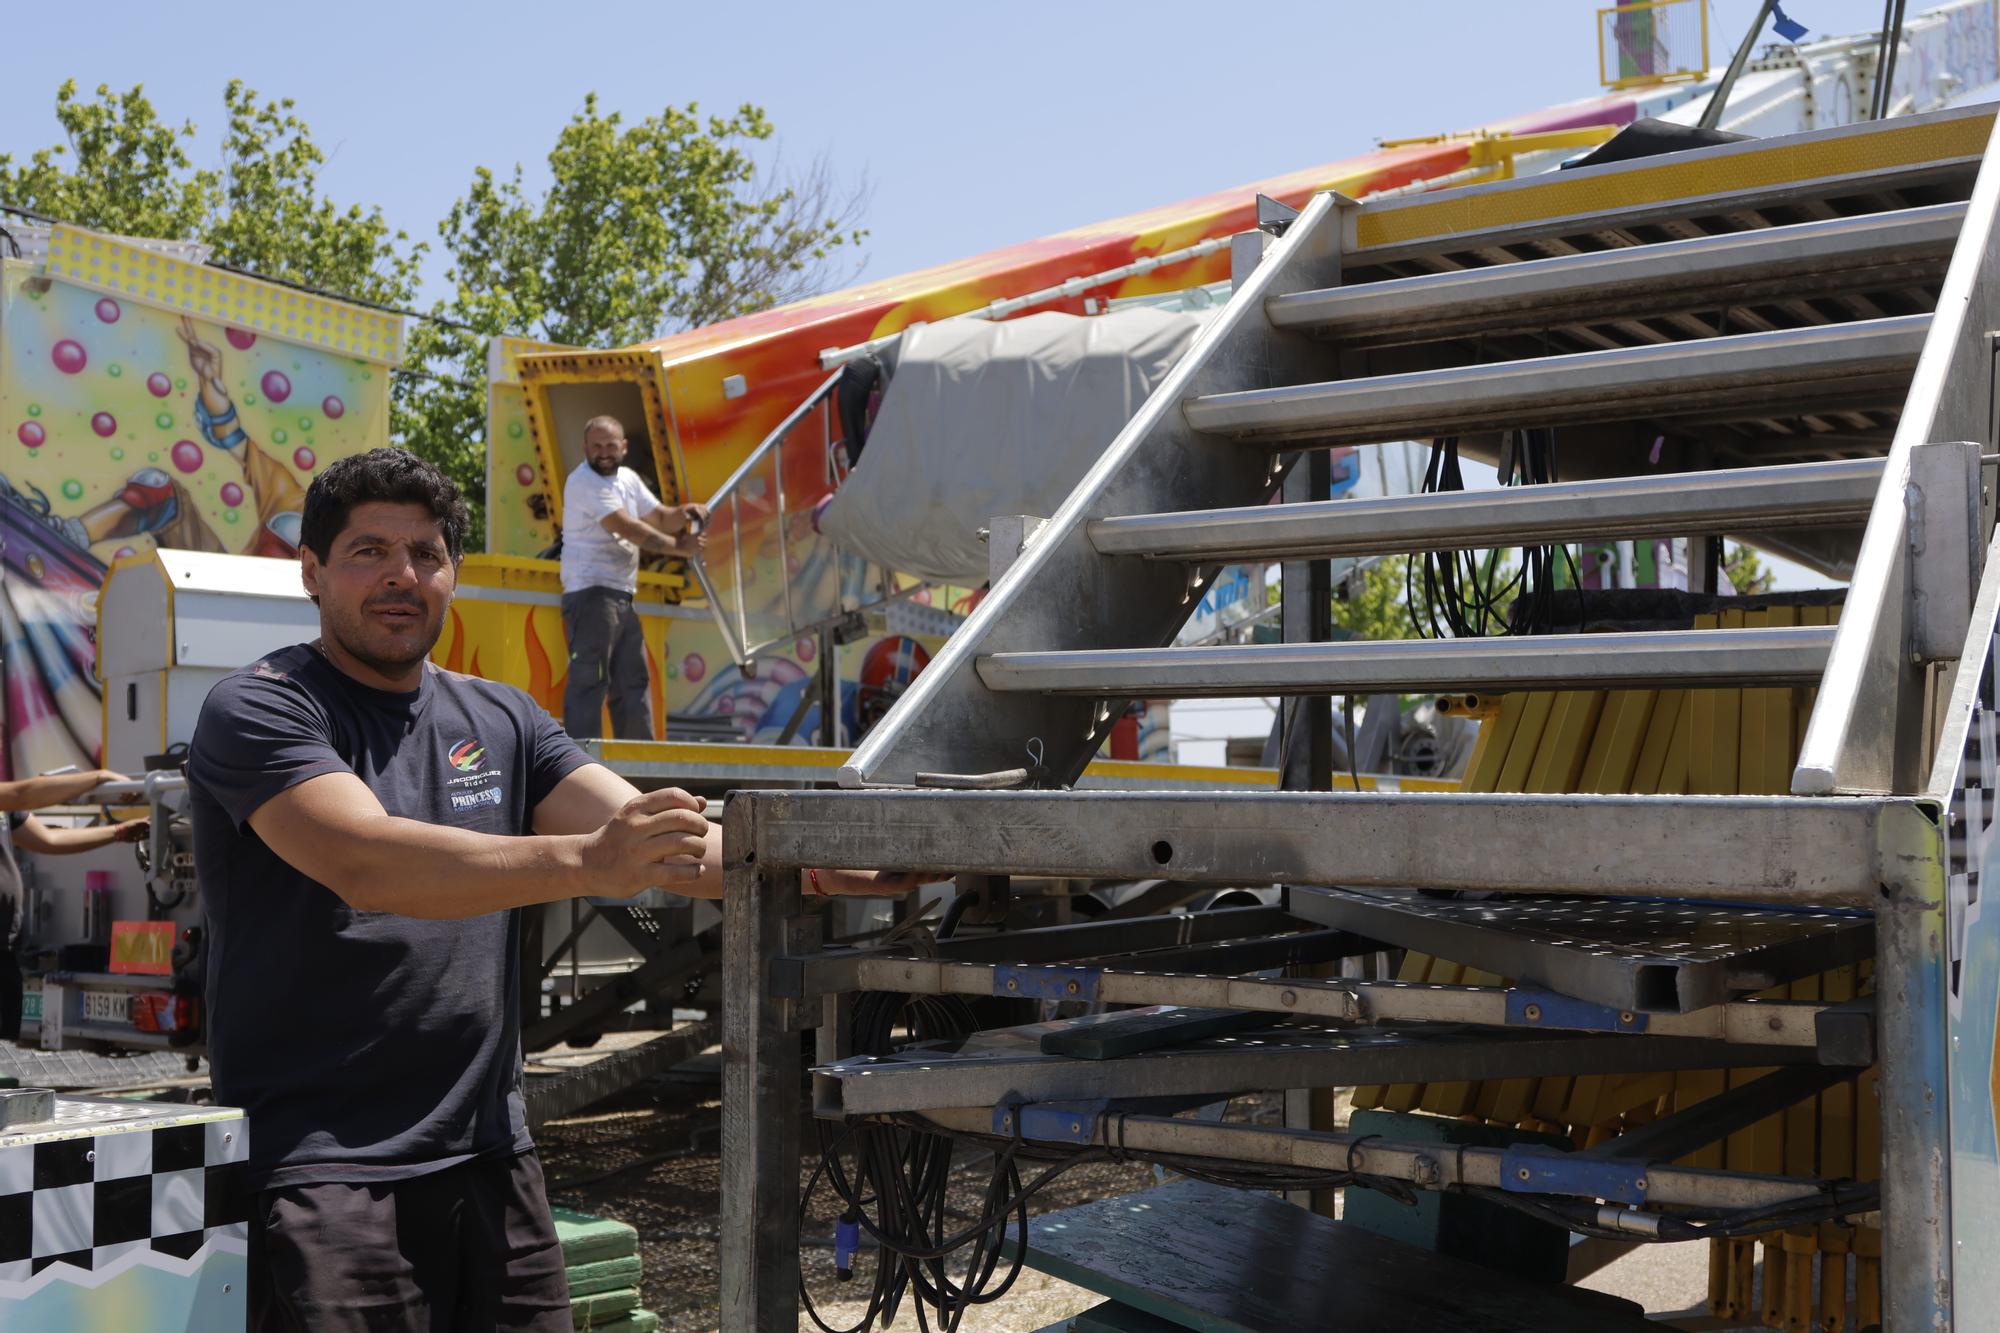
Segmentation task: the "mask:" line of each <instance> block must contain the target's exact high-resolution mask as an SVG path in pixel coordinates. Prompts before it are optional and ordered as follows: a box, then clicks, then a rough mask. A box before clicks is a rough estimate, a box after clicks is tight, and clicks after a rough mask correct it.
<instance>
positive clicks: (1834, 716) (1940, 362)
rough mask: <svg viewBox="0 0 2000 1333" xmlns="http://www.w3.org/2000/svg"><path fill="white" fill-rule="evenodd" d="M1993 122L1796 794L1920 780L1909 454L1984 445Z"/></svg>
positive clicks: (1998, 157)
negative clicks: (1943, 445) (1937, 446)
mask: <svg viewBox="0 0 2000 1333" xmlns="http://www.w3.org/2000/svg"><path fill="white" fill-rule="evenodd" d="M1996 142H2000V122H1996V134H1995V135H1994V136H1989V138H1988V141H1987V149H1986V154H1985V159H1984V161H1983V162H1982V163H1981V164H1980V168H1979V176H1978V180H1977V181H1976V183H1975V184H1974V185H1973V189H1972V198H1971V200H1970V201H1969V202H1968V203H1967V205H1966V215H1965V226H1964V230H1963V231H1961V232H1960V234H1959V240H1958V245H1957V247H1956V249H1954V251H1953V252H1952V259H1951V265H1950V267H1949V268H1948V269H1947V270H1946V272H1945V279H1944V285H1943V288H1942V289H1941V291H1940V292H1939V295H1938V302H1937V310H1936V313H1935V314H1933V315H1932V317H1931V324H1930V329H1929V332H1928V333H1927V334H1926V335H1925V339H1924V346H1923V350H1922V352H1921V353H1919V355H1918V358H1917V367H1916V371H1915V373H1914V375H1913V376H1912V377H1911V381H1910V392H1909V396H1908V397H1907V398H1906V399H1905V400H1904V404H1903V411H1902V416H1901V418H1900V419H1899V420H1898V422H1897V424H1896V434H1895V436H1894V438H1893V440H1892V441H1891V443H1890V446H1889V455H1888V458H1887V460H1886V461H1885V465H1884V467H1883V470H1882V482H1881V485H1880V487H1879V489H1877V491H1876V493H1875V501H1874V504H1873V506H1872V507H1871V508H1870V510H1869V515H1868V526H1867V529H1866V531H1865V532H1864V533H1863V535H1862V538H1861V549H1860V551H1859V553H1858V554H1857V555H1856V557H1855V561H1854V577H1853V579H1852V581H1851V582H1850V583H1849V585H1848V592H1847V601H1846V604H1845V606H1844V607H1843V608H1842V610H1841V615H1840V625H1839V629H1838V631H1837V633H1836V634H1835V636H1834V641H1833V649H1832V651H1831V653H1830V654H1829V655H1828V658H1827V666H1826V676H1825V678H1824V679H1823V681H1822V682H1821V684H1820V689H1819V697H1818V701H1817V702H1816V703H1815V705H1814V707H1813V711H1812V719H1811V721H1810V722H1808V723H1807V725H1806V733H1805V739H1804V741H1803V743H1802V744H1801V745H1800V747H1799V760H1798V765H1797V767H1795V768H1794V769H1793V771H1792V791H1793V792H1794V793H1795V794H1797V795H1800V796H1823V795H1832V794H1835V793H1869V792H1894V793H1901V794H1908V793H1912V792H1917V791H1920V790H1922V788H1923V783H1924V781H1925V778H1926V776H1927V775H1926V774H1925V773H1924V772H1923V771H1922V765H1923V754H1922V748H1923V747H1922V744H1921V742H1922V739H1923V737H1922V730H1923V729H1922V727H1921V726H1917V725H1912V720H1913V719H1914V718H1915V717H1916V716H1917V715H1918V714H1919V713H1920V711H1921V708H1922V700H1923V690H1924V668H1923V666H1922V665H1921V664H1920V663H1917V662H1915V661H1913V659H1912V656H1911V653H1910V651H1909V630H1910V625H1911V601H1912V593H1913V592H1915V591H1916V589H1915V588H1914V586H1913V583H1912V580H1911V575H1910V555H1909V545H1910V506H1911V505H1912V504H1913V503H1914V504H1917V505H1918V506H1919V514H1920V516H1921V513H1922V506H1923V504H1924V501H1923V498H1922V497H1917V498H1915V499H1913V498H1912V497H1911V495H1910V490H1909V483H1910V464H1911V457H1912V453H1913V451H1914V450H1915V449H1916V448H1917V446H1919V445H1922V444H1926V443H1931V442H1946V441H1953V440H1971V441H1977V442H1978V443H1979V444H1980V445H1981V446H1982V448H1984V449H1990V448H1992V446H1993V445H1994V443H1995V441H1994V440H1993V439H1992V435H1993V426H1992V421H1991V418H1990V416H1989V412H1990V410H1991V408H1990V398H1989V391H1990V388H1991V385H1992V382H1993V376H1994V367H1993V359H1992V352H1991V349H1990V343H1989V334H1988V330H1990V329H1992V328H1994V327H1995V323H1996V318H2000V262H1996V261H1995V259H1993V258H1991V257H1990V256H1991V255H1992V253H1993V250H1994V247H1995V246H1996V245H2000V153H1996V149H1995V144H1996Z"/></svg>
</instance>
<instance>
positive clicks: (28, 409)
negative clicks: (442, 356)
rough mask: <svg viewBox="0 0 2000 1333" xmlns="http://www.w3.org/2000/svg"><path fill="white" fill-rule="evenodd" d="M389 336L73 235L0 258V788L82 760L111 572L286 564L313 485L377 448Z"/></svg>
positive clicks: (115, 241)
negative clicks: (147, 562) (27, 257)
mask: <svg viewBox="0 0 2000 1333" xmlns="http://www.w3.org/2000/svg"><path fill="white" fill-rule="evenodd" d="M401 339H402V325H401V321H400V320H399V319H397V318H395V317H393V316H386V315H380V314H378V313H377V312H374V311H368V310H362V309H360V308H358V307H354V306H348V305H345V304H343V303H340V302H334V301H327V300H323V299H321V298H318V297H315V296H312V295H310V294H308V293H303V292H296V291H292V290H290V289H287V288H283V287H278V286H276V285H274V284H270V283H265V282H261V281H258V280H256V279H252V278H245V277H241V276H239V275H236V274H232V273H226V272H224V271H222V270H219V269H211V268H207V267H205V266H203V265H200V264H195V263H191V262H188V261H186V260H184V259H181V258H178V257H176V256H173V255H168V254H161V253H158V252H155V251H150V250H147V249H145V248H144V247H142V246H140V245H138V244H135V243H132V242H127V241H124V240H122V239H120V238H118V237H112V236H104V235H100V234H96V233H91V232H85V231H81V230H79V229H74V228H67V227H57V228H55V229H53V231H52V232H51V234H50V240H49V248H48V258H47V260H46V261H44V262H41V263H34V262H24V261H20V260H8V261H5V262H4V263H0V666H4V674H5V683H6V692H5V716H4V739H5V744H4V746H0V774H4V775H5V776H15V775H18V774H25V773H37V772H43V771H46V770H48V769H51V768H58V767H61V766H63V765H65V764H76V765H79V766H84V765H91V764H95V763H96V762H97V756H98V754H99V752H100V749H101V745H102V728H103V719H102V712H101V707H100V700H99V685H98V683H97V681H96V678H95V674H94V673H95V663H96V644H95V642H94V635H95V623H96V604H95V594H96V592H97V588H98V586H99V584H100V583H101V582H102V581H103V578H104V573H105V570H106V568H107V567H108V566H109V564H110V562H111V561H112V560H113V559H115V558H116V557H118V556H120V555H125V554H129V553H133V552H137V551H141V550H143V549H145V548H146V546H147V545H148V544H150V545H153V546H157V547H163V548H168V549H180V550H198V551H211V552H226V553H230V554H241V555H258V556H277V557H290V556H293V555H296V553H297V550H298V537H299V521H300V512H301V509H302V508H303V500H304V495H305V487H306V485H307V483H309V482H310V481H311V479H312V476H313V474H314V473H315V472H316V471H317V470H318V469H319V468H320V467H322V466H323V465H324V464H325V463H327V462H330V461H332V460H333V459H335V458H340V457H344V456H345V455H347V454H351V453H356V452H359V451H361V450H363V449H369V448H373V447H375V446H377V445H380V444H383V443H385V442H386V441H387V438H388V415H389V413H388V409H389V399H388V383H389V381H388V373H387V372H388V367H389V366H390V365H392V364H393V363H394V362H395V360H396V359H397V358H398V357H399V356H400V353H401Z"/></svg>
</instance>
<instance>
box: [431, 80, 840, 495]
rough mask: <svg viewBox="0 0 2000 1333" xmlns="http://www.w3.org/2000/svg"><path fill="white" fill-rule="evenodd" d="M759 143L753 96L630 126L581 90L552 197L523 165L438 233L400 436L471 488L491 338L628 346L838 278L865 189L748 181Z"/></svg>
mask: <svg viewBox="0 0 2000 1333" xmlns="http://www.w3.org/2000/svg"><path fill="white" fill-rule="evenodd" d="M771 136H772V128H771V123H770V121H769V119H768V118H766V116H765V114H764V112H763V111H762V110H760V109H759V108H757V107H754V106H750V105H747V104H746V105H744V106H742V107H739V108H738V109H737V111H736V113H735V114H734V115H731V116H715V115H710V116H703V115H702V114H701V111H700V108H699V107H698V106H696V105H695V104H693V103H690V104H689V105H688V106H686V107H685V108H679V107H671V106H670V107H668V108H666V109H665V110H663V111H661V112H660V113H659V114H658V115H654V116H648V117H645V118H644V119H642V120H639V121H636V122H633V123H631V124H627V123H626V122H625V121H624V119H623V118H622V117H621V116H619V115H618V113H616V112H610V113H606V112H603V111H601V110H600V109H599V107H598V103H597V98H596V96H595V94H592V95H591V96H588V97H586V98H585V99H584V103H583V107H582V109H581V110H579V111H578V112H577V113H576V114H575V115H574V116H573V117H571V119H570V121H569V123H568V124H567V125H565V126H564V127H563V128H562V131H561V132H560V133H559V134H558V135H557V136H556V142H555V145H554V147H553V148H552V149H551V150H550V152H549V156H548V167H549V185H548V188H547V189H545V190H542V191H541V192H540V193H538V194H536V193H531V192H530V190H529V188H528V186H527V184H526V180H525V176H524V173H523V171H522V169H521V167H520V166H518V165H516V166H515V167H514V169H513V171H512V172H511V173H510V174H508V175H505V176H501V175H498V174H496V173H495V172H493V171H491V170H488V169H487V168H485V167H481V168H479V169H478V170H476V171H475V172H474V173H473V177H472V184H471V188H470V189H469V190H468V191H467V193H466V195H465V197H464V198H462V199H460V200H459V201H458V202H457V203H456V204H454V205H453V206H452V209H451V212H450V213H449V214H447V215H446V217H445V219H444V221H443V222H442V223H441V224H440V226H439V228H438V231H439V234H440V236H441V238H442V240H443V244H444V248H445V251H446V252H447V253H448V254H449V255H450V256H451V269H450V271H449V273H448V274H447V281H448V282H449V284H450V287H451V291H450V294H449V295H448V296H447V297H446V298H445V299H444V300H442V301H440V302H439V303H438V304H437V306H436V307H435V313H436V314H437V315H439V316H441V317H443V318H444V319H446V320H449V321H451V323H450V324H443V323H432V324H427V325H424V326H422V327H420V328H419V329H417V330H414V331H413V337H412V339H411V346H410V355H409V358H408V364H409V366H410V367H411V368H412V370H413V371H415V372H417V373H413V374H411V375H407V376H404V377H403V378H402V380H401V383H400V385H399V390H400V391H399V394H398V401H397V414H396V420H397V429H398V430H399V432H400V433H401V434H402V435H403V436H404V438H405V439H406V440H407V441H408V442H409V443H410V444H411V446H412V447H413V448H415V449H417V451H418V452H420V453H423V454H424V455H425V456H427V457H430V458H433V459H435V460H436V461H437V462H438V463H439V464H440V465H441V466H444V467H445V468H447V469H448V470H449V471H451V472H452V473H453V475H454V476H456V477H457V478H458V480H459V482H460V484H461V485H464V486H466V487H467V489H468V491H470V492H472V493H478V491H479V490H480V489H481V488H482V487H483V481H484V478H483V471H482V467H483V460H484V457H485V389H484V381H485V373H484V360H483V357H484V350H483V349H484V338H485V337H486V336H490V335H494V334H501V333H512V334H516V335H521V336H526V337H534V338H540V339H543V340H545V341H548V342H553V343H561V344H565V345H568V346H573V347H620V346H627V345H630V344H632V343H636V342H642V341H644V340H646V339H648V338H654V337H658V336H660V335H662V334H665V333H669V332H672V331H674V330H676V329H680V328H690V327H697V326H700V325H704V324H712V323H715V322H717V321H720V320H724V319H729V318H731V317H733V316H736V315H741V314H747V313H749V312H751V311H754V310H761V309H764V308H766V307H769V306H772V305H776V304H779V303H782V302H785V301H790V300H795V299H797V298H799V297H802V296H807V295H810V294H812V293H813V292H816V291H820V290H823V289H824V288H825V287H827V286H830V285H833V284H834V283H835V282H837V281H840V280H842V279H843V278H845V277H847V276H849V275H850V273H851V271H852V270H851V269H848V268H846V267H845V266H844V265H843V262H842V261H843V259H844V258H845V257H846V256H849V255H855V254H858V249H857V247H858V246H859V244H860V242H861V240H862V238H863V237H864V236H865V235H866V233H865V232H864V231H862V230H860V229H859V228H857V227H856V226H855V225H854V224H855V222H856V220H857V219H858V218H859V216H860V214H861V211H862V209H863V208H864V206H865V204H866V201H867V193H868V192H867V186H866V184H865V183H863V184H861V185H858V186H856V187H854V188H852V189H843V188H841V187H840V186H839V185H838V184H837V183H836V181H835V179H834V176H833V173H832V171H831V170H830V169H829V167H828V166H827V164H826V162H825V161H824V159H821V160H819V161H816V162H814V163H813V164H812V166H811V167H810V168H809V169H808V170H807V171H806V172H804V173H803V174H802V175H800V176H797V177H794V178H788V177H786V176H785V175H784V173H783V171H782V168H781V167H774V168H773V170H772V171H770V172H769V173H760V171H759V168H758V165H757V161H756V158H755V156H754V154H753V147H754V146H755V145H757V144H759V143H763V142H765V141H768V140H769V139H770V138H771ZM766 176H768V177H769V179H770V183H768V184H767V183H766V180H765V177H766ZM454 324H455V325H458V326H460V327H452V325H454Z"/></svg>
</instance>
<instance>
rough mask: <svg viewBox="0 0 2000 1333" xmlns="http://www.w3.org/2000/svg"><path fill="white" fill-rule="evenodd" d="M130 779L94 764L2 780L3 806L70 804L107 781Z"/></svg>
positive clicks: (23, 807) (30, 807)
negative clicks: (71, 770)
mask: <svg viewBox="0 0 2000 1333" xmlns="http://www.w3.org/2000/svg"><path fill="white" fill-rule="evenodd" d="M130 781H131V779H130V778H128V777H126V776H125V775H124V774H123V773H114V772H112V771H111V770H110V769H108V768H90V769H85V770H84V771H82V772H80V773H59V774H55V775H54V776H51V777H41V778H21V779H18V780H17V781H13V782H0V810H40V809H42V808H43V807H44V806H51V805H68V804H69V803H70V802H71V801H74V800H76V799H77V798H78V797H80V796H82V795H84V794H85V793H86V792H93V791H96V790H97V789H98V788H99V787H101V786H103V785H104V784H105V783H107V782H130Z"/></svg>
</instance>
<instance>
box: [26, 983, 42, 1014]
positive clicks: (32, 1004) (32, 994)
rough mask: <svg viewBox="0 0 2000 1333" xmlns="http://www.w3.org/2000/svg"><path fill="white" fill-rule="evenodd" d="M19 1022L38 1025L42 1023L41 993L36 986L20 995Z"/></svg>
mask: <svg viewBox="0 0 2000 1333" xmlns="http://www.w3.org/2000/svg"><path fill="white" fill-rule="evenodd" d="M21 1021H22V1022H24V1023H39V1022H41V1021H42V991H41V988H40V987H39V986H38V987H36V988H35V989H34V990H31V991H26V992H23V993H22V995H21Z"/></svg>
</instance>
